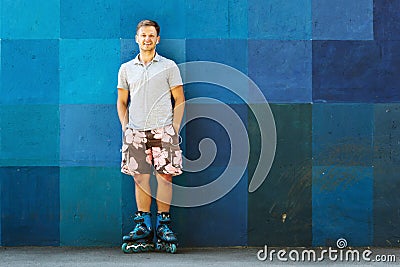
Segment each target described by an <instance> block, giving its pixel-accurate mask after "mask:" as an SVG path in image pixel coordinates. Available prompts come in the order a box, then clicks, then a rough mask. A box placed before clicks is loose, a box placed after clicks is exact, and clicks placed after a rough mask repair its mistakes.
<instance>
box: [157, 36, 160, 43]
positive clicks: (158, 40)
mask: <svg viewBox="0 0 400 267" xmlns="http://www.w3.org/2000/svg"><path fill="white" fill-rule="evenodd" d="M158 43H160V36H157V44H158Z"/></svg>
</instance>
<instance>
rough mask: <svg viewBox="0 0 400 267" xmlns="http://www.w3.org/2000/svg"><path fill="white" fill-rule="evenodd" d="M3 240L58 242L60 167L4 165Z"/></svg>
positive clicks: (10, 243)
mask: <svg viewBox="0 0 400 267" xmlns="http://www.w3.org/2000/svg"><path fill="white" fill-rule="evenodd" d="M0 182H1V187H2V188H3V189H5V190H3V192H2V198H1V218H2V224H1V227H2V229H1V231H2V244H3V245H5V246H20V245H35V246H57V245H59V220H60V195H59V168H58V167H1V168H0Z"/></svg>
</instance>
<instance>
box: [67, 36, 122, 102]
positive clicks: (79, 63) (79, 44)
mask: <svg viewBox="0 0 400 267" xmlns="http://www.w3.org/2000/svg"><path fill="white" fill-rule="evenodd" d="M119 51H120V41H119V40H117V39H107V40H100V39H92V40H61V42H60V103H61V104H114V103H115V102H116V99H117V90H116V87H117V78H118V69H119V66H120V54H119Z"/></svg>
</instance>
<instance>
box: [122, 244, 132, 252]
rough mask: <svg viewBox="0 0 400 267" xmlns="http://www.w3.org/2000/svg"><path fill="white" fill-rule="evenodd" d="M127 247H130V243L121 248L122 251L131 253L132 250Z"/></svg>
mask: <svg viewBox="0 0 400 267" xmlns="http://www.w3.org/2000/svg"><path fill="white" fill-rule="evenodd" d="M127 247H128V243H123V244H122V247H121V249H122V251H123V252H124V253H131V249H130V248H127Z"/></svg>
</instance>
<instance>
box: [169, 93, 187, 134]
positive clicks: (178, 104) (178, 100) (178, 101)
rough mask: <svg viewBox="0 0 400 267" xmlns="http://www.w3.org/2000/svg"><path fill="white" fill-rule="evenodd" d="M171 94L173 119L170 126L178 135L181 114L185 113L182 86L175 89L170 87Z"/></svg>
mask: <svg viewBox="0 0 400 267" xmlns="http://www.w3.org/2000/svg"><path fill="white" fill-rule="evenodd" d="M171 94H172V97H173V98H174V101H175V107H174V118H173V120H172V125H173V127H174V129H175V132H176V133H177V134H178V133H179V128H180V126H181V122H182V118H183V113H184V111H185V95H184V93H183V86H182V85H178V86H175V87H171Z"/></svg>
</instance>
